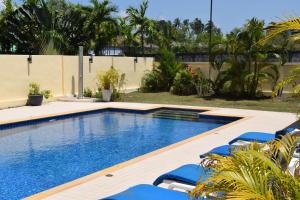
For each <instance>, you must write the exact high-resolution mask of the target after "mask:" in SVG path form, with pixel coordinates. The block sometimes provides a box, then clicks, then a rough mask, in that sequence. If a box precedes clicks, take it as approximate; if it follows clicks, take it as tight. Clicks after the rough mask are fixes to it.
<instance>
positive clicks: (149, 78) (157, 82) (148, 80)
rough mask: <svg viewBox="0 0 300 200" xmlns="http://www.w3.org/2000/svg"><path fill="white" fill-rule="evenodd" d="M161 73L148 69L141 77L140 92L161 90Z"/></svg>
mask: <svg viewBox="0 0 300 200" xmlns="http://www.w3.org/2000/svg"><path fill="white" fill-rule="evenodd" d="M161 82H162V81H161V75H160V74H159V72H158V71H156V70H153V71H148V72H146V74H145V75H144V76H143V78H142V85H141V91H142V92H159V91H163V86H162V85H161Z"/></svg>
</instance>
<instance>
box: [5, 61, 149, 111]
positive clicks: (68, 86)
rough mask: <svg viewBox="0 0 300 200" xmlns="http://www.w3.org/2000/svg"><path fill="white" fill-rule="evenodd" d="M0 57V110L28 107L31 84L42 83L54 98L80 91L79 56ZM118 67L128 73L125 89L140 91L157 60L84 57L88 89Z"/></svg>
mask: <svg viewBox="0 0 300 200" xmlns="http://www.w3.org/2000/svg"><path fill="white" fill-rule="evenodd" d="M27 58H28V56H27V55H0V69H1V71H0V94H1V95H0V108H4V107H9V106H16V105H24V104H25V102H26V99H27V94H28V85H29V83H30V82H38V83H39V84H40V85H41V89H49V90H51V91H52V94H53V96H54V97H60V96H71V95H73V94H75V93H77V91H78V56H60V55H54V56H51V55H47V56H45V55H33V56H32V63H31V64H28V62H27ZM112 65H113V66H114V67H115V68H116V69H117V70H118V71H119V72H120V73H125V74H126V85H125V87H124V89H127V90H130V89H137V88H139V87H140V83H141V78H142V76H143V75H144V73H145V71H147V70H151V69H152V67H153V58H138V62H137V63H134V58H133V57H109V56H105V57H104V56H103V57H101V56H95V57H94V58H93V63H91V64H90V63H89V57H88V56H85V57H84V64H83V68H84V80H83V81H84V83H83V84H84V87H89V88H91V89H96V79H95V77H96V73H97V71H98V70H103V71H105V70H107V69H109V67H110V66H112Z"/></svg>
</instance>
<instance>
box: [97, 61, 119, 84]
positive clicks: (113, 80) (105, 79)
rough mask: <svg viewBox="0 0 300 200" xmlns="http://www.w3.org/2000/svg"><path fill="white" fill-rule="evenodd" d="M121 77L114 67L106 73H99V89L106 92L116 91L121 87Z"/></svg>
mask: <svg viewBox="0 0 300 200" xmlns="http://www.w3.org/2000/svg"><path fill="white" fill-rule="evenodd" d="M120 77H121V76H120V75H119V72H118V71H117V70H116V69H115V68H114V67H113V66H111V67H110V69H109V70H108V71H106V72H102V71H98V73H97V84H98V87H99V88H101V89H105V90H110V89H112V90H113V89H116V88H118V87H119V81H120Z"/></svg>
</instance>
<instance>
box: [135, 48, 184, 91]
mask: <svg viewBox="0 0 300 200" xmlns="http://www.w3.org/2000/svg"><path fill="white" fill-rule="evenodd" d="M160 55H161V58H160V63H159V65H158V66H157V67H155V68H154V69H153V71H152V72H148V73H147V74H146V75H145V76H144V77H143V78H142V88H141V90H142V91H145V92H159V91H170V89H171V87H172V85H173V83H174V78H175V76H176V74H177V72H178V71H179V70H180V69H182V64H180V63H179V62H178V61H177V60H176V56H175V54H174V53H172V52H171V51H168V50H166V49H163V50H161V54H160Z"/></svg>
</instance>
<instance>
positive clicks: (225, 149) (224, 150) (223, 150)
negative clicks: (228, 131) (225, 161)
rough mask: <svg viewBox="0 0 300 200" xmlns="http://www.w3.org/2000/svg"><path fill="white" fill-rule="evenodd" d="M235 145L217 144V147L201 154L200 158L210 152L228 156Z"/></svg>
mask: <svg viewBox="0 0 300 200" xmlns="http://www.w3.org/2000/svg"><path fill="white" fill-rule="evenodd" d="M237 146H238V145H222V146H219V147H216V148H214V149H212V150H210V151H209V152H207V153H204V154H201V155H200V158H205V157H207V156H208V155H211V154H217V155H220V156H230V154H231V151H232V150H234V148H235V147H237Z"/></svg>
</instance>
